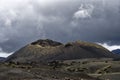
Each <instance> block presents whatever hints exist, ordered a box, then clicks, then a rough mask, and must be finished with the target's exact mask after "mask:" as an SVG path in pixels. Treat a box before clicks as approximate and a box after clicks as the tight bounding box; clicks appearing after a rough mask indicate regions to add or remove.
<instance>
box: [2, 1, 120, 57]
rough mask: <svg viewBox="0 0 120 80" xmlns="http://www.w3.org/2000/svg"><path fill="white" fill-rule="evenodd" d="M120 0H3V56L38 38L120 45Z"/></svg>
mask: <svg viewBox="0 0 120 80" xmlns="http://www.w3.org/2000/svg"><path fill="white" fill-rule="evenodd" d="M119 33H120V0H0V56H1V57H7V56H8V55H10V54H12V53H14V52H15V51H16V50H18V49H20V48H21V47H23V46H25V45H26V44H28V43H31V42H33V41H35V40H38V39H52V40H56V41H60V42H63V43H65V42H68V41H76V40H82V41H89V42H95V43H99V44H100V45H103V46H104V47H106V48H107V49H109V50H110V51H111V50H114V49H117V48H120V35H119Z"/></svg>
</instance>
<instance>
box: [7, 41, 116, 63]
mask: <svg viewBox="0 0 120 80" xmlns="http://www.w3.org/2000/svg"><path fill="white" fill-rule="evenodd" d="M114 57H115V55H114V54H112V53H111V52H110V51H108V50H107V49H105V48H104V47H102V46H100V45H98V44H95V43H90V42H84V41H75V42H69V43H67V44H62V43H60V42H56V41H53V40H49V39H45V40H41V39H40V40H37V41H35V42H32V43H30V44H28V45H26V46H24V47H23V48H21V49H20V50H18V51H16V52H15V53H14V54H13V55H11V56H9V57H8V58H7V60H6V61H14V62H16V61H17V62H23V63H24V62H31V61H33V62H48V61H53V60H74V59H84V58H114Z"/></svg>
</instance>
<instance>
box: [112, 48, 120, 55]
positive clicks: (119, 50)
mask: <svg viewBox="0 0 120 80" xmlns="http://www.w3.org/2000/svg"><path fill="white" fill-rule="evenodd" d="M112 53H114V54H120V49H116V50H113V51H112Z"/></svg>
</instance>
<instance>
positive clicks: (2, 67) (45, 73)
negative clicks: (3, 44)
mask: <svg viewBox="0 0 120 80" xmlns="http://www.w3.org/2000/svg"><path fill="white" fill-rule="evenodd" d="M118 58H119V56H116V55H115V54H113V53H112V52H110V51H109V50H107V49H105V48H104V47H102V46H100V45H98V44H95V43H90V42H84V41H75V42H69V43H66V44H63V43H60V42H56V41H52V40H49V39H46V40H41V39H40V40H37V41H35V42H32V43H30V44H28V45H26V46H24V47H23V48H21V49H19V50H18V51H16V52H15V53H14V54H13V55H11V56H9V57H8V58H7V59H5V61H3V62H1V63H0V80H119V79H120V61H119V60H117V59H118Z"/></svg>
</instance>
